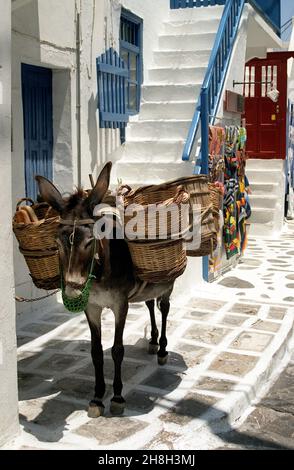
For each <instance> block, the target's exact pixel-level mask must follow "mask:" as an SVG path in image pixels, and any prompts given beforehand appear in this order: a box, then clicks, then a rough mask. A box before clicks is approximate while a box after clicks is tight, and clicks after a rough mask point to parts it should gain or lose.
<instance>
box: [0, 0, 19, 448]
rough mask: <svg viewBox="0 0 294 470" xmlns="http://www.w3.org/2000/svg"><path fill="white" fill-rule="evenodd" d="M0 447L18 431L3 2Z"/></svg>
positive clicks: (5, 7)
mask: <svg viewBox="0 0 294 470" xmlns="http://www.w3.org/2000/svg"><path fill="white" fill-rule="evenodd" d="M0 11H1V15H0V66H1V68H0V89H1V90H2V92H1V93H0V152H1V158H0V180H1V204H2V209H1V212H0V266H1V269H0V286H1V293H0V325H1V327H0V446H1V445H2V444H4V443H5V442H7V441H8V440H9V439H11V438H12V437H14V436H15V435H16V434H17V432H18V405H17V377H16V336H15V306H14V300H13V297H14V278H13V259H12V231H11V153H10V147H11V93H10V89H11V88H10V84H11V74H10V65H11V64H10V48H11V30H10V23H11V20H10V18H11V5H10V2H7V1H6V0H0Z"/></svg>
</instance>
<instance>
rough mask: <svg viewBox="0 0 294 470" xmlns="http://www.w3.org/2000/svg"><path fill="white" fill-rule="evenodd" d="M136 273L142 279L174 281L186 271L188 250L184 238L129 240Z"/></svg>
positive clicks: (158, 281)
mask: <svg viewBox="0 0 294 470" xmlns="http://www.w3.org/2000/svg"><path fill="white" fill-rule="evenodd" d="M128 246H129V250H130V253H131V257H132V261H133V264H134V268H135V273H136V275H137V276H138V278H139V279H141V280H142V281H147V282H152V283H155V284H156V283H161V282H168V281H174V280H175V279H176V278H177V277H179V276H180V275H181V274H183V272H184V271H185V268H186V265H187V257H186V250H185V246H184V242H183V240H182V239H178V240H162V241H157V242H128Z"/></svg>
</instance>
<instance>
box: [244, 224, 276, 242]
mask: <svg viewBox="0 0 294 470" xmlns="http://www.w3.org/2000/svg"><path fill="white" fill-rule="evenodd" d="M278 234H279V232H278V231H277V230H276V229H275V227H274V224H273V223H268V224H258V223H255V224H252V225H250V228H249V240H250V238H252V237H262V238H264V237H268V238H273V237H274V236H278Z"/></svg>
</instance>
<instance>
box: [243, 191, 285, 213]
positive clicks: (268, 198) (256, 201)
mask: <svg viewBox="0 0 294 470" xmlns="http://www.w3.org/2000/svg"><path fill="white" fill-rule="evenodd" d="M249 200H250V206H251V209H252V210H254V209H262V208H264V209H275V208H276V206H277V205H278V204H279V203H280V202H281V201H279V198H278V195H272V194H266V195H254V194H251V195H250V196H249Z"/></svg>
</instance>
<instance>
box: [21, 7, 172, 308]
mask: <svg viewBox="0 0 294 470" xmlns="http://www.w3.org/2000/svg"><path fill="white" fill-rule="evenodd" d="M121 6H123V7H124V8H126V9H130V10H132V11H133V12H134V13H135V14H137V15H138V16H140V17H142V18H143V21H144V69H145V70H146V69H147V67H148V65H149V66H150V63H149V62H150V61H151V57H152V55H151V54H152V50H153V49H155V48H156V47H157V40H158V31H159V29H160V28H161V24H162V21H163V20H164V19H165V18H166V17H167V14H168V11H169V0H150V1H148V2H146V1H145V0H136V1H134V0H87V1H81V0H64V1H63V2H60V1H59V0H46V2H44V1H43V0H31V1H28V2H23V6H21V7H19V8H18V9H16V10H15V11H14V12H13V15H12V114H13V152H12V188H13V191H12V206H13V209H14V207H15V204H16V202H17V200H18V199H19V198H21V197H23V196H24V194H25V178H24V141H23V110H22V95H21V63H22V62H23V63H27V64H33V65H37V66H42V67H49V68H51V69H52V70H53V127H54V129H53V134H54V149H53V154H54V182H55V183H56V184H57V185H58V187H59V188H60V189H61V190H62V191H65V192H68V191H71V189H72V188H73V186H74V185H76V184H78V154H77V121H76V112H77V108H76V103H77V101H76V97H77V88H76V48H77V46H76V13H77V12H79V13H80V18H81V45H80V50H81V58H80V61H81V75H80V77H81V122H80V126H81V149H82V152H81V183H82V185H83V186H84V187H89V178H88V174H89V173H93V175H94V177H95V176H97V174H98V173H99V170H100V169H101V167H102V165H103V164H104V163H105V162H106V161H107V160H109V159H110V158H111V154H112V152H113V151H114V150H115V149H116V148H117V147H118V146H119V145H120V135H119V131H117V130H110V129H100V128H99V114H98V112H97V77H96V58H97V57H98V56H100V55H101V54H102V53H103V52H104V51H105V50H106V49H108V48H109V47H110V46H113V47H114V48H115V49H116V50H119V22H120V12H121ZM154 11H156V15H155V14H154ZM53 25H54V27H53ZM14 259H15V267H16V269H15V271H16V288H17V294H18V295H24V296H26V297H32V296H35V295H39V293H40V292H39V291H38V290H37V289H35V288H34V286H33V285H32V283H31V281H30V278H29V274H28V271H27V268H26V265H25V263H24V260H23V258H22V256H21V255H20V254H19V252H18V249H17V243H16V241H14ZM44 303H46V306H47V307H48V306H49V304H51V305H54V303H55V299H54V298H50V299H49V300H46V301H45V302H44ZM42 306H43V304H42V303H37V304H36V303H34V304H21V305H17V311H18V312H23V311H30V310H32V309H39V308H42Z"/></svg>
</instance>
